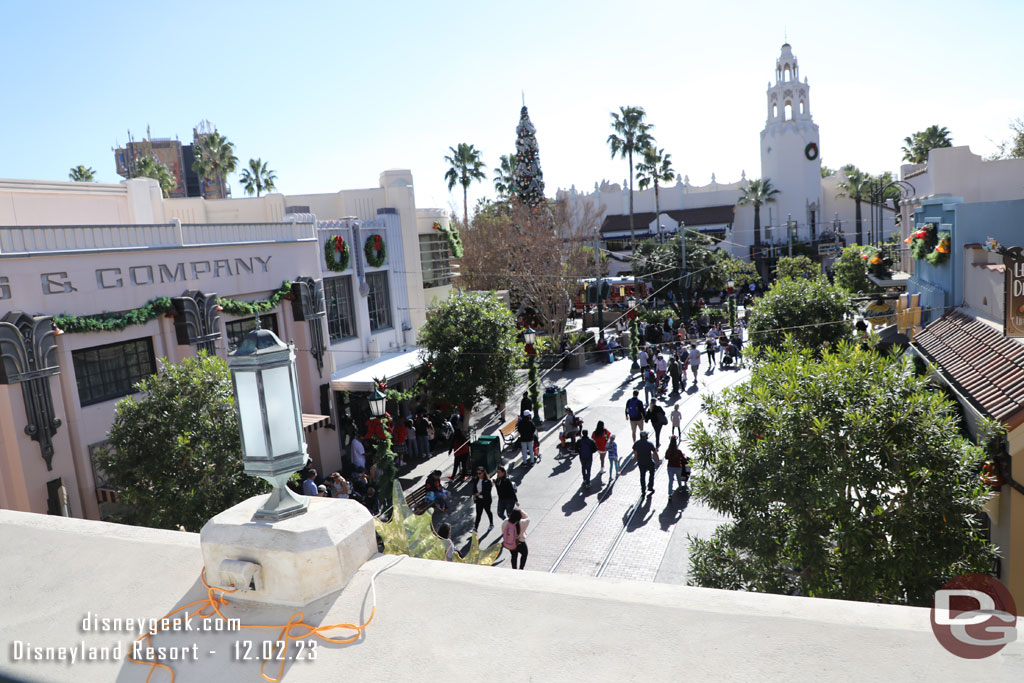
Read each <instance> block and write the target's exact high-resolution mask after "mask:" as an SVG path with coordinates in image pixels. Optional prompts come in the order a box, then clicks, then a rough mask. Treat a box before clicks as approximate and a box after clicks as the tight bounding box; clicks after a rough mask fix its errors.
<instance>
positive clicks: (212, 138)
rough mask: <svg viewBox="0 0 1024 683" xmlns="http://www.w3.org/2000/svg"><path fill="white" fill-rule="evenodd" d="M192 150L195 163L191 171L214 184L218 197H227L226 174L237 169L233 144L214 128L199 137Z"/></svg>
mask: <svg viewBox="0 0 1024 683" xmlns="http://www.w3.org/2000/svg"><path fill="white" fill-rule="evenodd" d="M193 149H194V153H195V161H193V162H192V169H193V170H194V171H195V172H196V173H198V174H199V177H200V178H202V179H203V180H206V181H209V182H216V183H217V187H218V188H220V196H221V197H227V194H228V193H227V177H228V174H229V173H234V171H235V168H237V167H238V157H236V156H235V144H234V143H233V142H230V141H229V140H228V139H227V138H226V137H224V136H223V135H221V134H220V133H219V132H218V131H217V129H216V128H214V129H213V131H212V132H209V133H204V134H201V135H199V136H198V137H197V139H196V144H195V145H194V147H193Z"/></svg>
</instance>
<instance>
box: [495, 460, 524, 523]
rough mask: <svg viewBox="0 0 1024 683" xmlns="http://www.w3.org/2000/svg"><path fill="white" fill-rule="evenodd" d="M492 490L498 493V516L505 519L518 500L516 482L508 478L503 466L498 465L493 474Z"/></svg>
mask: <svg viewBox="0 0 1024 683" xmlns="http://www.w3.org/2000/svg"><path fill="white" fill-rule="evenodd" d="M494 492H495V493H496V494H497V495H498V517H500V518H501V519H505V518H506V517H507V516H508V513H510V512H512V510H513V509H515V507H516V503H517V502H518V501H519V496H518V495H517V494H516V483H515V482H514V481H512V480H511V479H509V476H508V472H506V471H505V468H504V467H499V468H498V471H497V472H496V473H495V475H494Z"/></svg>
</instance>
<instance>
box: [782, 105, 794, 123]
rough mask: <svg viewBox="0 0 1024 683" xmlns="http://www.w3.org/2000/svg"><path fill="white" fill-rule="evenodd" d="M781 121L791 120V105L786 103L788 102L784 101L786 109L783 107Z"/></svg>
mask: <svg viewBox="0 0 1024 683" xmlns="http://www.w3.org/2000/svg"><path fill="white" fill-rule="evenodd" d="M782 120H783V121H792V120H793V103H792V102H790V101H788V100H787V101H786V107H785V109H784V111H783V112H782Z"/></svg>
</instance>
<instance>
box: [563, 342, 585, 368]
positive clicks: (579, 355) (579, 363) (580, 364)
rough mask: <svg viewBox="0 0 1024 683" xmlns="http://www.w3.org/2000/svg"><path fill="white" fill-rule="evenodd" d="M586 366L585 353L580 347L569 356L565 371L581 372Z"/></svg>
mask: <svg viewBox="0 0 1024 683" xmlns="http://www.w3.org/2000/svg"><path fill="white" fill-rule="evenodd" d="M586 366H587V353H586V351H584V350H583V348H582V347H580V348H579V349H577V350H575V351H573V352H572V353H570V354H569V360H568V362H567V365H566V369H567V370H582V369H583V368H585V367H586Z"/></svg>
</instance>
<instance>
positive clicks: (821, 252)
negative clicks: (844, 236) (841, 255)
mask: <svg viewBox="0 0 1024 683" xmlns="http://www.w3.org/2000/svg"><path fill="white" fill-rule="evenodd" d="M837 251H839V245H838V244H836V243H835V242H824V243H822V244H819V245H818V256H826V255H828V254H834V253H836V252H837Z"/></svg>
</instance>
